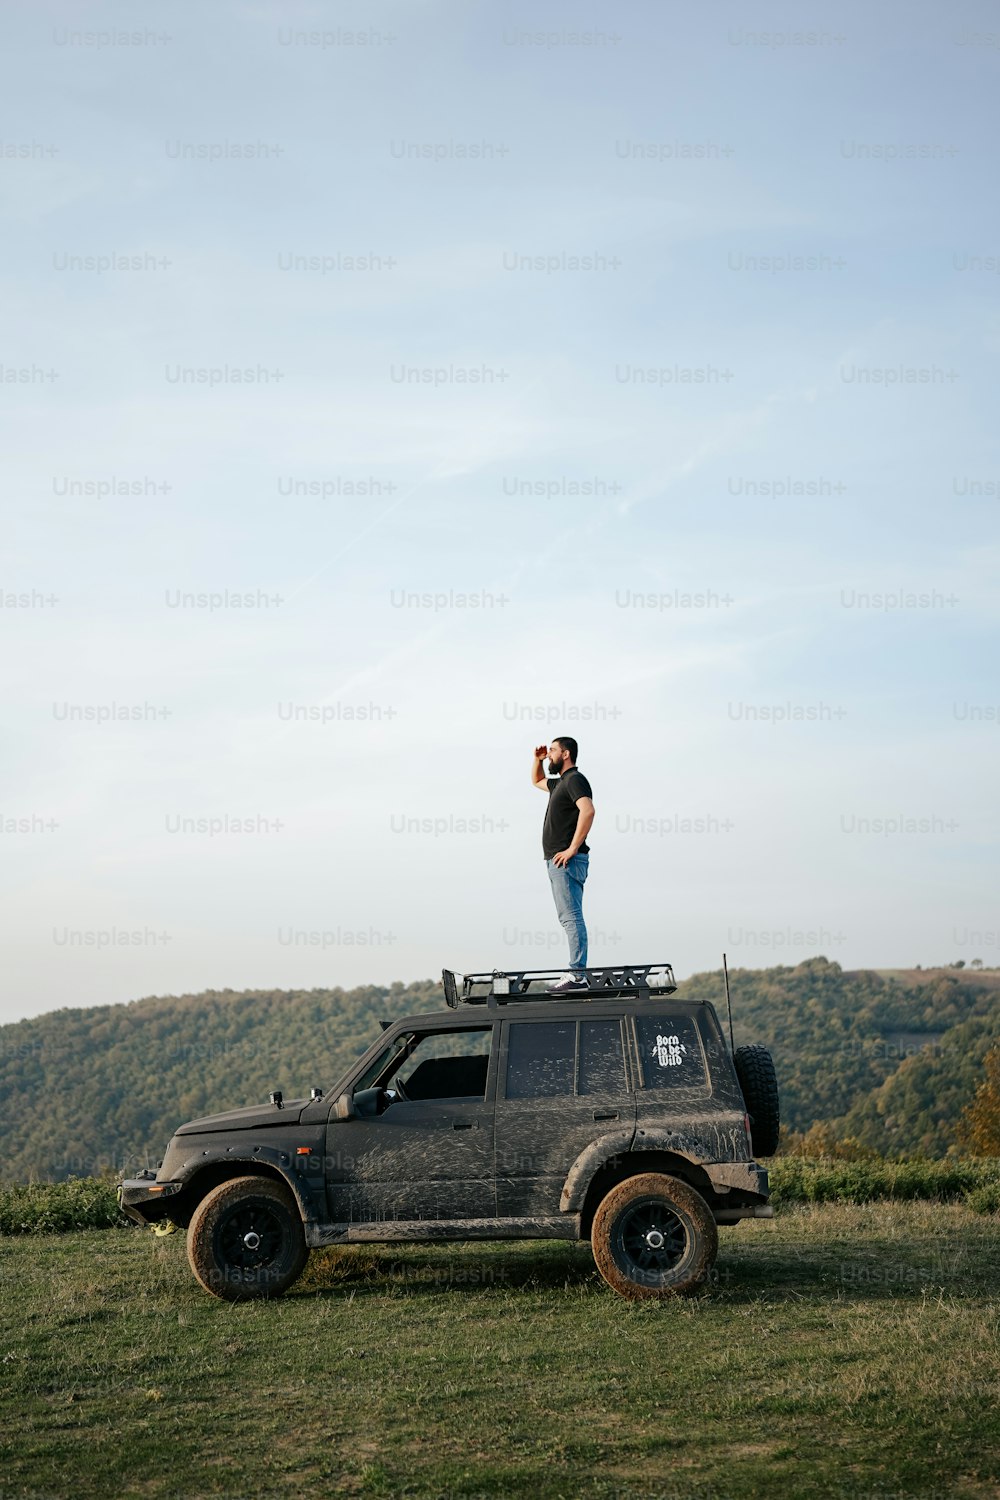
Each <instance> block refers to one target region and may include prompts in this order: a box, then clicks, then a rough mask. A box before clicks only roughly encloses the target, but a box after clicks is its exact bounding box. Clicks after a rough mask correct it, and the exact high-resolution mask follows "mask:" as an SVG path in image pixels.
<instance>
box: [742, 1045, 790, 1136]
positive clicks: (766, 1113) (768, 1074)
mask: <svg viewBox="0 0 1000 1500" xmlns="http://www.w3.org/2000/svg"><path fill="white" fill-rule="evenodd" d="M733 1066H734V1067H735V1068H736V1076H737V1078H738V1079H739V1081H740V1088H741V1089H742V1090H743V1098H744V1101H745V1103H746V1107H747V1114H748V1115H749V1116H750V1137H751V1144H752V1148H753V1154H754V1156H773V1155H774V1153H775V1152H776V1151H777V1149H778V1133H779V1126H780V1124H781V1111H780V1109H779V1106H778V1079H777V1077H776V1075H775V1071H774V1063H773V1061H772V1060H771V1054H770V1052H768V1050H767V1048H766V1047H760V1046H754V1047H737V1049H736V1051H735V1052H734V1053H733Z"/></svg>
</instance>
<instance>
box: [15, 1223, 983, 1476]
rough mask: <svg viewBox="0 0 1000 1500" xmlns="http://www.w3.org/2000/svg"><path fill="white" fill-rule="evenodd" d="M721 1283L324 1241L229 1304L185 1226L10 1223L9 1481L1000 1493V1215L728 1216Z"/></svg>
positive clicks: (561, 1261) (493, 1249)
mask: <svg viewBox="0 0 1000 1500" xmlns="http://www.w3.org/2000/svg"><path fill="white" fill-rule="evenodd" d="M721 1238H722V1250H721V1253H720V1257H719V1261H718V1264H717V1267H716V1279H715V1281H714V1282H713V1284H712V1285H711V1287H709V1288H708V1289H707V1290H706V1293H705V1294H704V1295H703V1296H701V1297H699V1298H698V1299H695V1300H691V1301H679V1302H674V1303H668V1304H661V1305H658V1306H644V1305H634V1304H629V1303H625V1302H622V1301H621V1300H619V1299H618V1298H616V1297H615V1296H614V1295H613V1294H612V1293H611V1292H609V1291H608V1290H607V1289H606V1288H605V1287H604V1286H603V1283H601V1282H600V1280H599V1279H598V1278H597V1276H596V1273H595V1271H594V1269H593V1263H592V1261H591V1258H590V1254H589V1250H588V1249H587V1248H586V1247H584V1246H571V1245H560V1244H546V1245H542V1244H521V1245H519V1244H512V1245H508V1246H494V1245H485V1246H483V1245H479V1246H477V1245H462V1246H456V1247H425V1246H419V1247H416V1246H415V1247H404V1248H397V1247H393V1246H371V1247H369V1246H355V1247H350V1248H345V1249H342V1250H329V1251H324V1252H322V1253H316V1252H314V1254H313V1256H312V1259H311V1261H310V1265H309V1268H308V1270H307V1272H306V1276H305V1278H304V1279H303V1281H302V1282H301V1283H300V1284H299V1286H298V1287H296V1288H295V1290H294V1292H293V1293H291V1294H290V1295H289V1296H288V1297H287V1298H285V1299H284V1300H283V1301H281V1302H275V1303H270V1304H248V1305H243V1306H232V1305H227V1304H223V1303H221V1302H217V1301H215V1300H213V1299H211V1298H209V1297H207V1296H206V1295H205V1294H204V1293H203V1292H201V1291H200V1290H199V1289H198V1288H197V1286H196V1285H195V1283H194V1281H193V1279H192V1278H191V1275H190V1273H189V1271H188V1268H187V1263H186V1259H185V1255H184V1245H183V1237H182V1236H181V1235H173V1236H171V1237H170V1238H167V1239H162V1240H157V1239H155V1238H154V1237H153V1236H152V1235H150V1234H148V1233H144V1232H142V1231H138V1230H136V1231H116V1230H84V1231H81V1232H78V1233H75V1234H64V1235H46V1236H30V1235H21V1236H12V1237H6V1238H2V1239H0V1370H2V1374H0V1403H2V1405H0V1430H2V1442H3V1449H2V1459H0V1495H2V1496H3V1500H13V1497H15V1496H18V1497H28V1496H35V1497H42V1496H58V1497H63V1496H65V1497H70V1496H72V1497H74V1500H78V1497H87V1496H110V1495H116V1496H118V1495H138V1496H150V1497H161V1496H185V1497H201V1496H219V1497H223V1496H224V1497H230V1500H235V1497H238V1496H239V1497H244V1496H245V1497H248V1500H249V1497H258V1496H260V1497H267V1496H272V1495H288V1494H296V1495H302V1494H316V1495H323V1494H329V1493H337V1494H341V1493H343V1494H349V1495H360V1496H372V1497H390V1496H392V1497H397V1496H400V1497H402V1496H415V1497H416V1496H420V1497H431V1496H441V1497H445V1496H446V1497H449V1500H450V1497H465V1500H470V1497H477V1496H479V1497H487V1496H489V1497H493V1496H507V1495H511V1496H513V1495H517V1496H532V1497H533V1496H538V1497H552V1500H556V1497H567V1500H569V1497H576V1496H594V1497H604V1500H613V1497H614V1500H640V1497H644V1500H651V1497H656V1496H664V1497H674V1496H676V1497H678V1500H680V1497H682V1496H683V1497H689V1496H690V1497H693V1500H723V1497H729V1496H732V1497H733V1500H742V1497H755V1496H765V1495H766V1496H768V1497H769V1500H770V1497H778V1496H780V1497H785V1496H790V1497H797V1496H803V1497H804V1496H809V1497H811V1500H814V1497H819V1496H838V1497H841V1496H842V1497H848V1496H852V1497H857V1500H862V1497H866V1500H867V1497H872V1500H874V1497H878V1500H889V1497H890V1496H909V1497H924V1500H930V1497H932V1496H934V1497H937V1496H940V1497H942V1500H943V1497H944V1496H945V1495H948V1496H997V1495H998V1494H1000V1435H998V1422H997V1415H996V1408H997V1396H998V1392H1000V1380H998V1376H1000V1347H998V1326H1000V1324H998V1311H1000V1300H998V1280H1000V1224H998V1221H997V1220H996V1218H994V1217H987V1216H983V1215H977V1214H975V1213H973V1212H972V1211H971V1210H970V1209H968V1208H967V1207H965V1206H964V1205H960V1204H949V1205H935V1204H931V1203H895V1202H879V1203H873V1204H868V1205H850V1204H846V1205H836V1204H816V1205H799V1206H789V1207H785V1208H782V1209H780V1210H779V1215H778V1217H777V1218H776V1219H775V1220H774V1221H773V1222H770V1223H769V1222H766V1221H761V1222H757V1223H749V1224H742V1225H739V1226H737V1227H735V1228H732V1229H729V1230H725V1231H723V1232H722V1236H721Z"/></svg>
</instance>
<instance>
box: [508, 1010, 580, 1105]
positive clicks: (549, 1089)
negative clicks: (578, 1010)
mask: <svg viewBox="0 0 1000 1500" xmlns="http://www.w3.org/2000/svg"><path fill="white" fill-rule="evenodd" d="M575 1061H576V1022H575V1021H530V1022H529V1021H520V1022H518V1023H517V1024H515V1025H513V1026H511V1028H510V1033H509V1036H508V1040H507V1098H508V1099H550V1098H552V1097H553V1096H554V1095H556V1096H558V1095H564V1094H571V1093H572V1092H573V1069H574V1063H575Z"/></svg>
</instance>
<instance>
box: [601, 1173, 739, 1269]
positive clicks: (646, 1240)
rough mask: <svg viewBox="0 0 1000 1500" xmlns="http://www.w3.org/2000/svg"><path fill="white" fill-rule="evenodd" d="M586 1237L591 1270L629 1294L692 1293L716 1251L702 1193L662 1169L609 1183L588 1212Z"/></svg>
mask: <svg viewBox="0 0 1000 1500" xmlns="http://www.w3.org/2000/svg"><path fill="white" fill-rule="evenodd" d="M590 1238H591V1244H592V1246H593V1251H594V1260H595V1261H596V1263H597V1269H598V1270H599V1271H600V1273H601V1275H602V1276H603V1277H604V1279H605V1281H606V1282H607V1283H608V1285H609V1286H610V1287H613V1288H614V1290H615V1291H616V1292H618V1293H620V1294H621V1296H623V1297H630V1298H636V1297H672V1296H677V1295H679V1294H682V1293H685V1292H693V1291H694V1290H695V1289H696V1288H697V1287H699V1286H700V1285H702V1284H703V1283H704V1282H705V1280H706V1278H707V1276H708V1273H709V1271H710V1270H711V1268H712V1266H713V1265H714V1263H715V1257H716V1255H717V1254H718V1251H719V1235H718V1230H717V1229H716V1225H715V1220H714V1219H713V1217H712V1211H711V1209H710V1208H709V1206H708V1204H707V1203H706V1202H705V1200H704V1198H703V1197H702V1196H701V1194H700V1193H697V1192H695V1190H694V1188H693V1187H689V1186H688V1184H687V1183H686V1182H681V1181H679V1179H678V1178H676V1177H668V1176H667V1175H666V1174H665V1173H662V1172H642V1173H640V1174H638V1175H637V1176H635V1177H628V1178H626V1179H625V1181H624V1182H620V1183H619V1184H618V1186H617V1187H614V1188H612V1189H611V1191H610V1193H608V1195H607V1197H606V1198H604V1199H603V1200H602V1202H601V1204H600V1206H599V1207H598V1210H597V1213H596V1214H595V1215H594V1223H593V1227H592V1229H591V1232H590Z"/></svg>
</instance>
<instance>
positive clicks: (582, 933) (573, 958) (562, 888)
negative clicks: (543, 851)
mask: <svg viewBox="0 0 1000 1500" xmlns="http://www.w3.org/2000/svg"><path fill="white" fill-rule="evenodd" d="M589 867H590V855H589V854H574V855H573V858H572V859H571V860H569V861H568V862H567V863H566V864H565V865H564V866H563V867H562V868H561V869H560V867H559V866H558V865H556V864H553V863H552V860H551V859H547V860H546V861H545V868H546V869H547V870H548V872H549V880H550V881H551V883H552V894H553V896H554V897H555V903H556V912H557V913H558V915H559V925H560V927H561V928H562V929H563V931H564V932H565V934H566V936H567V937H568V938H569V966H570V968H571V969H573V970H574V971H575V970H577V969H585V968H586V967H587V927H586V924H585V923H584V920H583V882H584V881H585V880H586V878H587V870H588V869H589Z"/></svg>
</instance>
